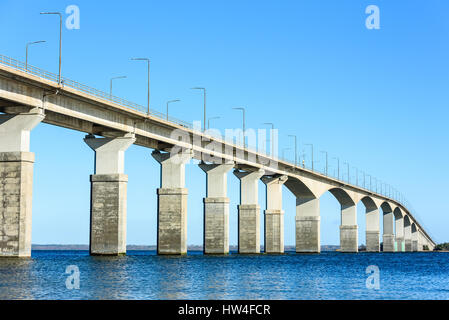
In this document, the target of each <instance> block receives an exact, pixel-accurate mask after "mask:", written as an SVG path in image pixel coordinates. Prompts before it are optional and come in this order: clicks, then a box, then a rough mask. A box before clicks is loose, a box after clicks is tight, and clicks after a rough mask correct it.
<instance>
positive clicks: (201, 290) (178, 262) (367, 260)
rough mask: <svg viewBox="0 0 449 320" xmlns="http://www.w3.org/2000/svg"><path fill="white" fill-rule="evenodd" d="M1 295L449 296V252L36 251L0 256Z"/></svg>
mask: <svg viewBox="0 0 449 320" xmlns="http://www.w3.org/2000/svg"><path fill="white" fill-rule="evenodd" d="M369 266H375V267H369ZM367 267H369V268H368V273H367ZM66 270H67V272H68V273H66ZM372 270H374V273H372V272H373V271H372ZM376 270H378V273H377V272H376ZM77 271H79V274H78V273H77ZM77 274H78V275H79V277H78V279H79V282H77V281H76V280H75V279H76V278H77ZM376 279H378V280H379V281H377V280H376ZM77 283H79V289H77V288H76V287H77ZM367 283H368V285H367ZM377 283H378V284H379V286H378V289H376V284H377ZM0 299H2V300H4V299H295V300H297V299H446V300H447V299H449V253H446V252H441V253H438V252H431V253H429V252H428V253H358V254H344V253H338V252H323V253H321V254H316V255H303V254H296V253H294V252H288V253H286V254H284V255H265V254H262V255H239V254H237V253H231V254H229V255H228V256H205V255H203V254H202V253H200V252H192V253H189V254H188V255H186V256H181V257H167V256H158V255H156V253H155V252H154V251H128V254H127V255H126V256H122V257H91V256H89V253H88V252H87V251H33V252H32V258H31V259H4V258H2V259H0Z"/></svg>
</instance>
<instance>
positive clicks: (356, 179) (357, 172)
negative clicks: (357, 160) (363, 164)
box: [352, 167, 359, 186]
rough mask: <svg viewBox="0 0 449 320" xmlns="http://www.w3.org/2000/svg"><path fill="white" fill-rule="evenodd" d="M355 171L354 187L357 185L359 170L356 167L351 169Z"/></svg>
mask: <svg viewBox="0 0 449 320" xmlns="http://www.w3.org/2000/svg"><path fill="white" fill-rule="evenodd" d="M352 168H354V169H355V185H356V186H358V185H359V169H358V168H357V167H352Z"/></svg>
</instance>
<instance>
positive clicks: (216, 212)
mask: <svg viewBox="0 0 449 320" xmlns="http://www.w3.org/2000/svg"><path fill="white" fill-rule="evenodd" d="M203 201H204V249H203V251H204V253H205V254H228V253H229V198H226V197H217V198H204V199H203Z"/></svg>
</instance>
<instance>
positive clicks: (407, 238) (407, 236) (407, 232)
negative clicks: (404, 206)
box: [404, 215, 412, 252]
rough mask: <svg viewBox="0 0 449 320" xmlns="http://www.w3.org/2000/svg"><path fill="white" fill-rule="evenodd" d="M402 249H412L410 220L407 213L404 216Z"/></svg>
mask: <svg viewBox="0 0 449 320" xmlns="http://www.w3.org/2000/svg"><path fill="white" fill-rule="evenodd" d="M404 251H407V252H408V251H412V221H411V219H410V217H409V216H408V215H405V216H404Z"/></svg>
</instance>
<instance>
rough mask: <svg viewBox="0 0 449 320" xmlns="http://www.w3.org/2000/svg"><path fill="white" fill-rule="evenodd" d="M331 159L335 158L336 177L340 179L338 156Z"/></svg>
mask: <svg viewBox="0 0 449 320" xmlns="http://www.w3.org/2000/svg"><path fill="white" fill-rule="evenodd" d="M332 159H335V160H337V179H338V180H340V158H338V157H334V158H332Z"/></svg>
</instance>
